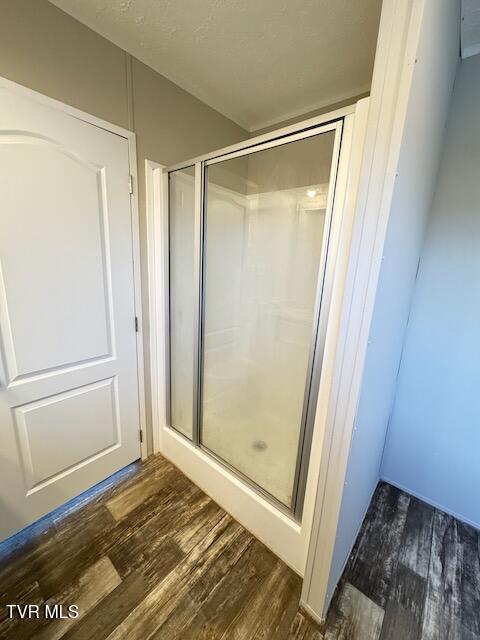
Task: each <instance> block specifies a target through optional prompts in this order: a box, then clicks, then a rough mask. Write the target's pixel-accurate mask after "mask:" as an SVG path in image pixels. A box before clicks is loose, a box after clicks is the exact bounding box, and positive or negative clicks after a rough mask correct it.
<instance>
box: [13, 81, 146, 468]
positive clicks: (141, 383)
mask: <svg viewBox="0 0 480 640" xmlns="http://www.w3.org/2000/svg"><path fill="white" fill-rule="evenodd" d="M2 88H5V89H7V90H8V91H11V92H13V93H16V94H18V95H20V96H23V97H24V98H28V99H29V100H32V101H33V102H37V103H38V104H43V105H45V106H47V107H50V108H53V109H57V111H61V112H63V113H65V114H67V115H69V116H72V117H74V118H77V120H82V121H83V122H86V123H88V124H92V125H94V126H95V127H98V128H99V129H104V130H105V131H109V132H110V133H114V134H115V135H117V136H120V137H122V138H125V139H126V140H127V143H128V160H129V171H130V176H131V191H132V192H131V193H130V212H131V220H132V256H133V282H134V306H135V309H134V311H135V316H136V318H137V322H138V331H137V332H136V334H135V339H136V346H137V380H138V407H139V428H140V431H141V433H142V435H143V437H142V438H141V442H140V452H141V458H142V460H144V459H145V458H146V457H147V437H146V410H145V375H144V354H143V321H142V317H143V315H142V290H141V272H140V227H139V209H138V171H137V142H136V135H135V133H134V132H133V131H130V130H129V129H124V128H123V127H120V126H118V125H116V124H112V123H111V122H108V121H107V120H103V119H102V118H98V117H97V116H94V115H92V114H91V113H87V112H86V111H82V110H80V109H77V108H76V107H72V106H71V105H68V104H65V103H64V102H60V101H59V100H56V99H55V98H50V97H49V96H46V95H44V94H43V93H39V92H38V91H34V90H33V89H29V88H28V87H25V86H23V85H21V84H18V83H17V82H13V81H12V80H8V79H7V78H4V77H2V76H0V89H2ZM0 96H1V94H0Z"/></svg>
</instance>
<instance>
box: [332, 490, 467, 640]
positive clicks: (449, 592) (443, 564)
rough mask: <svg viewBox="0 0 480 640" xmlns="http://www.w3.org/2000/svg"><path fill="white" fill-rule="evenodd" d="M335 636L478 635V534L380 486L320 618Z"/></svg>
mask: <svg viewBox="0 0 480 640" xmlns="http://www.w3.org/2000/svg"><path fill="white" fill-rule="evenodd" d="M334 638H335V639H337V638H340V639H342V640H344V639H345V640H346V639H348V640H363V639H365V640H366V639H367V638H368V640H480V538H479V532H478V531H477V530H476V529H473V528H472V527H470V526H468V525H466V524H464V523H462V522H459V521H458V520H456V519H455V518H453V517H452V516H449V515H447V514H445V513H443V512H442V511H439V510H438V509H434V508H433V507H430V506H429V505H427V504H425V503H424V502H421V501H420V500H418V499H417V498H414V497H412V496H410V495H408V494H406V493H404V492H402V491H400V490H399V489H396V488H395V487H392V486H391V485H389V484H386V483H380V484H379V486H378V487H377V490H376V492H375V495H374V497H373V499H372V503H371V505H370V508H369V510H368V513H367V516H366V518H365V521H364V523H363V526H362V529H361V531H360V534H359V537H358V539H357V542H356V545H355V548H354V550H353V552H352V555H351V556H350V559H349V561H348V564H347V567H346V569H345V572H344V575H343V577H342V580H341V582H340V585H339V587H338V589H337V591H336V593H335V596H334V599H333V602H332V606H331V607H330V611H329V614H328V617H327V624H326V627H325V640H333V639H334Z"/></svg>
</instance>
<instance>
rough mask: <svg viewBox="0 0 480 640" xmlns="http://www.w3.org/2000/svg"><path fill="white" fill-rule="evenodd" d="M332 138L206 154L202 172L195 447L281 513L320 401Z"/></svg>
mask: <svg viewBox="0 0 480 640" xmlns="http://www.w3.org/2000/svg"><path fill="white" fill-rule="evenodd" d="M336 134H338V129H335V128H331V129H330V130H329V131H326V132H324V133H318V134H316V135H311V134H307V135H306V136H304V137H300V136H298V137H297V139H295V140H293V141H291V142H286V143H282V142H278V141H276V142H275V143H274V144H273V145H270V146H268V147H267V148H259V150H257V151H252V150H249V151H247V152H245V150H244V151H243V152H240V153H237V154H232V156H231V157H226V158H225V159H214V160H212V161H208V162H207V163H206V167H205V174H204V175H205V178H204V181H205V184H204V192H205V201H204V217H203V242H204V244H203V283H202V284H203V296H202V297H203V317H202V339H203V343H202V344H203V349H202V362H201V371H200V374H201V375H200V378H201V381H202V388H201V394H200V398H201V410H200V418H199V419H200V435H199V438H200V444H201V446H203V447H204V448H205V449H208V451H209V452H211V453H212V454H213V455H214V456H215V457H217V458H218V459H220V460H221V461H222V462H224V463H226V464H227V465H228V466H230V467H232V468H233V469H235V470H236V471H237V472H239V473H240V474H242V475H243V476H244V477H246V478H247V479H248V480H249V481H250V482H252V483H254V484H255V485H256V486H257V487H259V488H260V489H261V491H263V492H264V493H266V494H268V495H270V496H273V497H274V498H275V499H276V500H277V501H279V502H280V503H281V504H283V505H284V506H285V507H287V508H288V509H291V508H293V506H294V500H295V494H296V491H297V489H298V476H299V463H300V459H301V453H302V447H303V444H304V438H305V429H306V422H307V414H308V407H309V404H310V405H311V403H312V402H313V401H314V400H315V399H316V395H315V389H313V386H312V372H313V370H314V361H315V358H316V357H318V353H319V351H320V347H321V345H319V343H318V340H317V328H318V317H319V312H320V305H321V302H322V288H323V279H324V272H325V261H326V255H327V248H328V236H329V229H330V215H331V209H332V192H333V189H331V176H333V175H334V173H335V169H336V155H337V151H336V150H337V148H338V146H337V142H338V141H337V138H336ZM265 146H266V145H265ZM332 169H333V170H332Z"/></svg>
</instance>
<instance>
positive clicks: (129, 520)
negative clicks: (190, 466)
mask: <svg viewBox="0 0 480 640" xmlns="http://www.w3.org/2000/svg"><path fill="white" fill-rule="evenodd" d="M300 589H301V581H300V578H299V577H298V576H297V575H295V574H294V573H293V572H292V571H291V570H290V569H289V568H288V567H286V566H285V565H284V564H283V563H282V562H281V561H280V560H278V558H276V557H275V556H274V555H273V554H272V553H271V552H270V551H269V550H268V549H266V547H265V546H264V545H262V544H261V543H260V542H258V540H256V539H255V538H254V537H253V536H252V535H251V534H250V533H248V532H247V531H246V530H245V529H244V528H243V527H241V526H240V525H239V524H238V523H237V522H236V521H234V520H233V519H232V518H231V517H230V516H229V515H227V514H226V513H225V512H224V511H223V510H222V509H220V508H219V507H218V506H217V505H216V504H215V503H214V502H213V501H212V500H210V499H209V498H208V497H207V496H206V495H205V494H203V493H202V492H201V491H200V489H198V488H197V487H196V486H195V485H193V484H192V483H191V482H190V481H189V480H188V479H187V478H186V477H185V476H183V475H182V474H181V473H180V472H179V471H178V470H177V469H176V468H175V467H173V466H172V465H171V464H170V463H168V462H167V461H166V460H165V459H163V458H162V457H160V456H152V457H151V458H149V459H148V460H147V461H146V462H145V463H135V464H134V465H131V466H130V467H128V468H127V469H126V470H124V471H122V472H120V473H119V474H116V475H115V476H113V477H112V478H109V479H107V480H106V481H105V482H103V483H101V484H100V485H98V486H96V487H95V488H94V489H92V490H91V491H89V492H87V493H86V494H83V495H82V496H80V497H79V498H77V499H75V500H73V501H72V502H70V503H68V504H67V505H66V506H64V507H62V508H61V509H59V510H57V511H56V512H54V513H52V514H49V515H48V516H47V517H45V518H44V519H43V520H41V521H40V522H37V523H35V524H34V525H32V526H31V527H29V529H27V530H26V531H25V532H22V533H21V534H19V535H17V536H15V537H14V538H12V539H10V540H9V541H6V542H5V543H3V544H2V545H0V638H4V639H7V638H8V639H10V638H12V639H13V638H14V639H15V640H24V639H25V640H26V639H29V640H30V639H42V640H57V639H60V638H63V639H68V640H73V639H75V640H101V639H102V638H108V639H109V640H120V639H123V638H125V639H127V638H128V640H148V639H149V638H152V639H161V640H170V639H173V638H178V639H181V640H189V639H192V640H193V639H195V640H201V639H202V638H203V639H205V640H215V639H217V638H218V639H222V640H242V639H245V640H247V639H248V640H250V639H256V640H260V639H263V640H267V639H268V638H275V639H276V640H277V639H278V640H282V639H283V638H286V639H287V638H288V639H292V640H321V637H322V636H321V635H320V632H319V630H318V628H317V627H316V625H315V624H314V623H313V622H311V621H310V620H308V619H307V618H306V617H305V616H304V615H303V614H302V613H301V612H300V611H299V608H298V603H299V598H300ZM7 604H19V605H26V604H29V605H37V606H38V607H39V618H38V619H37V618H35V617H34V618H33V619H21V618H20V617H19V614H18V612H16V616H15V617H14V618H9V617H8V616H7V612H8V610H7V608H6V605H7ZM55 604H58V605H63V607H64V609H63V611H64V613H65V612H66V611H67V607H68V606H69V605H76V606H77V607H78V610H79V616H78V617H77V618H65V619H46V618H45V605H49V606H50V607H52V606H53V605H55Z"/></svg>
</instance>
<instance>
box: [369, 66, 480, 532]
mask: <svg viewBox="0 0 480 640" xmlns="http://www.w3.org/2000/svg"><path fill="white" fill-rule="evenodd" d="M479 388H480V55H477V56H475V57H473V58H468V59H466V60H463V61H462V63H461V66H460V69H459V72H458V76H457V79H456V84H455V93H454V100H453V105H452V110H451V113H450V118H449V124H448V128H447V136H446V140H445V146H444V150H443V158H442V164H441V168H440V173H439V178H438V182H437V188H436V193H435V199H434V202H433V206H432V212H431V217H430V220H429V227H428V232H427V237H426V243H425V248H424V251H423V254H422V259H421V263H420V269H419V273H418V279H417V286H416V290H415V295H414V299H413V304H412V310H411V315H410V321H409V326H408V331H407V337H406V341H405V347H404V352H403V357H402V364H401V368H400V372H399V378H398V389H397V394H396V400H395V406H394V411H393V414H392V418H391V422H390V427H389V431H388V438H387V443H386V448H385V455H384V459H383V464H382V472H381V473H382V477H383V478H385V479H386V480H388V481H389V482H392V483H393V484H396V485H399V486H401V487H404V488H405V489H406V490H407V491H409V492H410V493H413V494H415V495H417V496H419V497H421V498H423V499H424V500H426V501H427V502H431V503H433V504H435V505H438V506H440V507H441V508H442V509H444V510H445V511H448V512H451V513H453V514H455V515H457V516H458V517H460V518H461V519H463V520H466V521H469V522H471V523H473V524H474V525H475V526H477V527H480V498H479V486H480V392H479Z"/></svg>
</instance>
